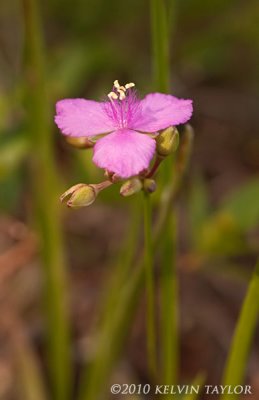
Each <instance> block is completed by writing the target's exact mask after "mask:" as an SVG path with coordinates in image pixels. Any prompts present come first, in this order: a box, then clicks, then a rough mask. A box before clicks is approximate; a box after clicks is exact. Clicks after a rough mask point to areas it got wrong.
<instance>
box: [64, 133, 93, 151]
mask: <svg viewBox="0 0 259 400" xmlns="http://www.w3.org/2000/svg"><path fill="white" fill-rule="evenodd" d="M65 139H66V142H67V143H68V144H70V145H71V146H73V147H76V148H77V149H90V148H91V147H93V146H94V142H93V141H92V140H90V139H89V138H87V137H72V136H66V137H65Z"/></svg>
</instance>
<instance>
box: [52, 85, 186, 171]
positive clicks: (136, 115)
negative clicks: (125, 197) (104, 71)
mask: <svg viewBox="0 0 259 400" xmlns="http://www.w3.org/2000/svg"><path fill="white" fill-rule="evenodd" d="M134 86H135V85H134V84H133V83H128V84H126V85H125V86H120V84H119V82H118V81H115V82H114V87H113V91H112V92H110V93H109V94H108V98H109V100H108V101H104V102H96V101H92V100H85V99H65V100H60V101H58V102H57V104H56V111H57V115H56V116H55V122H56V124H57V126H58V127H59V128H60V130H61V131H62V133H63V134H64V135H68V136H74V137H82V136H84V137H89V138H93V137H95V139H98V140H97V142H96V144H95V145H94V156H93V161H94V163H95V164H96V165H97V166H98V167H100V168H104V169H106V170H108V171H109V172H112V173H115V174H116V175H118V176H120V177H121V178H129V177H131V176H135V175H138V174H139V173H140V172H141V171H143V170H145V169H147V168H148V166H149V163H150V161H151V159H152V158H153V155H154V153H155V149H156V141H155V139H154V138H153V137H154V134H156V133H157V132H158V131H159V130H161V129H165V128H168V127H169V126H172V125H178V124H182V123H185V122H187V121H188V120H189V119H190V117H191V115H192V101H191V100H184V99H178V98H177V97H174V96H171V95H167V94H162V93H150V94H148V95H147V96H146V97H145V98H144V99H143V100H140V99H138V97H137V95H136V91H135V90H134V89H133V87H134ZM151 133H152V134H153V135H152V136H153V137H151V135H149V134H151ZM97 135H100V136H99V137H96V136H97Z"/></svg>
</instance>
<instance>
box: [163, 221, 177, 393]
mask: <svg viewBox="0 0 259 400" xmlns="http://www.w3.org/2000/svg"><path fill="white" fill-rule="evenodd" d="M175 225H176V221H175V220H174V216H173V215H171V218H169V220H168V222H167V225H166V227H165V231H164V235H165V238H166V239H165V240H163V241H162V243H161V250H162V254H163V265H162V268H161V288H162V293H161V304H162V309H161V328H162V329H161V331H162V332H161V339H162V340H161V350H162V351H161V354H162V366H161V378H162V379H163V383H165V384H168V385H169V384H173V383H176V382H177V369H178V352H179V349H178V307H177V306H178V280H177V274H176V265H175V262H176V260H175V242H176V235H175V234H176V227H175ZM167 238H170V239H171V240H168V239H167Z"/></svg>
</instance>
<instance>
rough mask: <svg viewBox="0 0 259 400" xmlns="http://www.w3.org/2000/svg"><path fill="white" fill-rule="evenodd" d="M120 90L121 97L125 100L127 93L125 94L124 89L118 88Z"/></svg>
mask: <svg viewBox="0 0 259 400" xmlns="http://www.w3.org/2000/svg"><path fill="white" fill-rule="evenodd" d="M118 92H119V94H120V97H119V98H120V100H124V99H125V98H126V95H125V93H124V91H123V90H121V89H118Z"/></svg>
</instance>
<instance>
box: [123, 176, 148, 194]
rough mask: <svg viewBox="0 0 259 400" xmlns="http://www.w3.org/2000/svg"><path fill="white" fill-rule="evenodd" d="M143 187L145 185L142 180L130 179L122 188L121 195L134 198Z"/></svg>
mask: <svg viewBox="0 0 259 400" xmlns="http://www.w3.org/2000/svg"><path fill="white" fill-rule="evenodd" d="M142 186H143V185H142V182H141V180H140V179H138V178H132V179H129V180H128V181H126V182H124V184H123V185H122V186H121V188H120V194H121V195H122V196H124V197H127V196H132V195H133V194H135V193H138V192H139V191H140V190H141V189H142Z"/></svg>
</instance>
